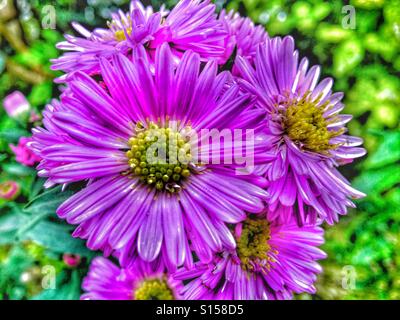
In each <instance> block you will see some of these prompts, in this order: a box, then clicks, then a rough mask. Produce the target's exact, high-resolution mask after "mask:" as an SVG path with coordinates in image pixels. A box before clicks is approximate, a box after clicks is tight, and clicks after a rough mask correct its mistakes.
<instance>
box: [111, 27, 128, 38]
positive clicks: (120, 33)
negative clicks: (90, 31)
mask: <svg viewBox="0 0 400 320" xmlns="http://www.w3.org/2000/svg"><path fill="white" fill-rule="evenodd" d="M126 32H127V33H128V35H131V34H132V28H131V27H129V28H126ZM114 36H115V39H117V41H119V42H121V41H124V40H126V35H125V32H124V30H118V31H116V32H115V33H114Z"/></svg>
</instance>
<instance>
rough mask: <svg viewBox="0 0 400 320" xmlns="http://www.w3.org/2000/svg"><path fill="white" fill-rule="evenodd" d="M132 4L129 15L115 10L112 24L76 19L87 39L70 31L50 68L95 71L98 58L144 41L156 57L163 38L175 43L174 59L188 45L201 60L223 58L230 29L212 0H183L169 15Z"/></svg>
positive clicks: (132, 51) (132, 49)
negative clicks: (92, 26) (89, 24)
mask: <svg viewBox="0 0 400 320" xmlns="http://www.w3.org/2000/svg"><path fill="white" fill-rule="evenodd" d="M130 7H131V9H130V13H129V14H126V13H123V12H122V11H119V12H118V13H116V14H113V16H112V21H111V22H110V23H109V28H108V29H96V30H94V31H93V32H90V31H88V30H86V29H85V28H84V27H82V26H81V25H79V24H77V23H74V24H73V27H74V29H75V30H76V31H77V32H79V33H80V34H81V35H82V36H83V38H82V37H74V36H71V35H66V36H65V38H66V41H64V42H61V43H59V44H58V45H57V47H58V48H59V49H61V50H66V51H70V52H67V53H65V54H64V55H63V56H62V57H61V58H58V59H56V60H54V61H53V67H52V68H53V69H55V70H63V71H65V72H68V73H69V72H74V71H85V72H87V73H89V74H97V73H98V72H99V58H100V57H103V58H110V57H111V56H112V55H114V54H115V53H116V52H119V53H122V54H124V55H126V56H132V55H133V56H135V55H137V54H138V50H140V49H141V48H142V47H143V46H145V47H146V52H147V54H148V56H149V59H150V60H154V57H155V49H156V48H158V47H159V46H160V45H162V44H163V43H168V44H169V45H170V46H171V50H172V53H173V55H174V57H175V60H176V61H178V60H179V59H180V58H181V57H182V55H183V53H184V52H185V51H186V50H193V51H194V52H197V53H198V54H200V57H201V58H202V60H203V61H208V60H211V59H214V60H221V59H223V56H224V39H225V38H226V36H227V34H226V32H225V30H224V28H223V26H222V24H221V23H220V22H219V21H218V20H217V16H216V13H215V5H213V4H210V1H209V0H206V1H203V0H181V1H180V2H179V3H178V4H177V5H176V6H175V8H174V9H172V11H171V12H170V13H169V14H168V12H166V11H165V10H164V9H163V8H162V9H161V12H157V13H154V12H153V9H152V8H151V7H147V8H145V7H144V6H143V5H142V4H141V2H140V1H132V2H131V6H130ZM60 79H61V80H65V77H62V78H60Z"/></svg>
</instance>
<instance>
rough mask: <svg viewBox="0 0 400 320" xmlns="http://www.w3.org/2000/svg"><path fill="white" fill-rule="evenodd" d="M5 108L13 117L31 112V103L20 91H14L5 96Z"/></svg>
mask: <svg viewBox="0 0 400 320" xmlns="http://www.w3.org/2000/svg"><path fill="white" fill-rule="evenodd" d="M3 105H4V109H5V110H6V112H7V114H8V115H9V117H11V118H18V117H20V116H22V115H24V114H25V113H27V112H29V110H30V104H29V102H28V100H26V98H25V96H24V95H23V94H22V93H21V92H20V91H14V92H13V93H11V94H9V95H8V96H7V97H5V98H4V101H3Z"/></svg>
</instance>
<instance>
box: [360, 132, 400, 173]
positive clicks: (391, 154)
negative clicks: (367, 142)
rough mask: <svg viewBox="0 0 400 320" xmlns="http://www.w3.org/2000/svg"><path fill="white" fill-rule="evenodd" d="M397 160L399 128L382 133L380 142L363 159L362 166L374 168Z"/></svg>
mask: <svg viewBox="0 0 400 320" xmlns="http://www.w3.org/2000/svg"><path fill="white" fill-rule="evenodd" d="M397 161H400V130H398V131H393V132H384V133H383V141H382V143H381V144H380V145H379V147H378V149H377V150H376V152H375V153H373V154H372V155H370V156H369V158H368V159H367V160H366V161H365V163H364V167H365V168H367V169H376V168H381V167H383V166H385V165H389V164H392V163H395V162H397Z"/></svg>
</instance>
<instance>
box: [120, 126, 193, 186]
mask: <svg viewBox="0 0 400 320" xmlns="http://www.w3.org/2000/svg"><path fill="white" fill-rule="evenodd" d="M129 146H130V150H129V151H127V152H126V156H127V157H128V162H129V166H130V171H129V173H130V174H133V175H134V176H137V177H139V178H140V180H141V181H143V182H144V183H146V184H147V185H149V186H154V187H155V188H156V189H157V190H159V191H161V190H167V191H169V192H171V193H174V192H177V191H180V189H181V187H180V183H181V182H182V181H183V180H184V179H186V178H188V177H189V176H190V174H191V171H190V168H189V162H190V161H191V159H192V156H191V152H190V144H189V143H188V142H187V141H186V139H185V138H184V137H183V136H182V134H181V133H180V132H178V131H177V130H176V129H173V128H169V127H167V128H160V126H159V125H157V124H156V123H154V122H149V123H147V126H146V128H145V127H143V125H142V124H141V123H138V124H137V126H136V134H135V136H133V137H132V138H130V139H129Z"/></svg>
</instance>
